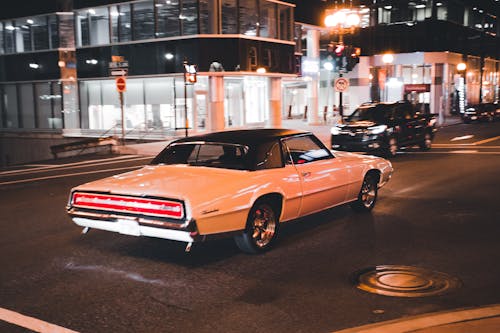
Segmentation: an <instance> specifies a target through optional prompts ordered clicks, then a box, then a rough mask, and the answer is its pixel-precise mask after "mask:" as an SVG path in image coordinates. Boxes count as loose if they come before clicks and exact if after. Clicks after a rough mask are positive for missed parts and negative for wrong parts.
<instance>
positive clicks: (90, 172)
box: [0, 165, 143, 186]
mask: <svg viewBox="0 0 500 333" xmlns="http://www.w3.org/2000/svg"><path fill="white" fill-rule="evenodd" d="M141 167H143V165H138V166H132V167H123V168H114V169H106V170H96V171H85V172H77V173H68V174H65V175H55V176H46V177H38V178H28V179H20V180H13V181H9V182H2V183H0V186H1V185H12V184H21V183H29V182H34V181H37V180H47V179H56V178H65V177H73V176H81V175H90V174H93V173H102V172H111V171H123V170H130V169H139V168H141Z"/></svg>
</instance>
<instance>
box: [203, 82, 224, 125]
mask: <svg viewBox="0 0 500 333" xmlns="http://www.w3.org/2000/svg"><path fill="white" fill-rule="evenodd" d="M208 80H209V81H208V82H209V87H208V90H209V98H210V102H209V115H208V126H207V129H208V131H210V132H216V131H222V130H223V129H224V128H225V120H224V77H223V76H219V75H217V76H210V77H209V79H208Z"/></svg>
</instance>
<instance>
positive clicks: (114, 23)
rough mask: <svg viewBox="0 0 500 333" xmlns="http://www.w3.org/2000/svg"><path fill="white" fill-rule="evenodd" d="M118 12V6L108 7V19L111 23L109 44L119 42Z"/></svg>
mask: <svg viewBox="0 0 500 333" xmlns="http://www.w3.org/2000/svg"><path fill="white" fill-rule="evenodd" d="M119 16H120V12H119V11H118V6H111V7H109V19H110V22H111V43H116V42H119V41H120V39H119V35H118V21H119Z"/></svg>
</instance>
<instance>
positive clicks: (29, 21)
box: [26, 19, 35, 24]
mask: <svg viewBox="0 0 500 333" xmlns="http://www.w3.org/2000/svg"><path fill="white" fill-rule="evenodd" d="M26 23H28V24H33V23H35V21H33V20H32V19H27V20H26Z"/></svg>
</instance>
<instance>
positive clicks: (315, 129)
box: [114, 116, 462, 156]
mask: <svg viewBox="0 0 500 333" xmlns="http://www.w3.org/2000/svg"><path fill="white" fill-rule="evenodd" d="M460 123H462V119H461V118H460V116H447V117H446V118H444V119H443V122H442V123H441V124H439V125H438V128H439V127H445V126H450V125H455V124H460ZM332 126H333V124H331V123H326V124H325V123H323V122H322V123H320V124H318V125H310V124H309V123H308V122H307V121H305V120H303V119H284V120H283V122H282V124H281V127H282V128H290V129H297V130H303V131H310V132H312V133H314V134H315V135H316V136H317V137H318V138H319V139H320V140H321V141H322V142H323V143H324V144H326V145H327V146H328V145H329V144H330V129H331V128H332ZM198 134H199V133H198ZM189 135H195V134H193V133H190V134H189ZM174 139H175V138H167V139H166V140H164V141H156V142H148V143H139V144H127V145H125V146H115V148H114V150H115V152H117V153H118V154H132V155H146V156H155V155H156V154H158V153H159V152H160V151H161V150H162V149H163V148H165V147H166V145H167V144H168V142H170V141H171V140H174Z"/></svg>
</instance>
